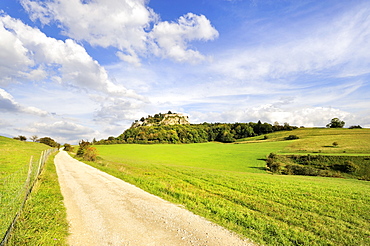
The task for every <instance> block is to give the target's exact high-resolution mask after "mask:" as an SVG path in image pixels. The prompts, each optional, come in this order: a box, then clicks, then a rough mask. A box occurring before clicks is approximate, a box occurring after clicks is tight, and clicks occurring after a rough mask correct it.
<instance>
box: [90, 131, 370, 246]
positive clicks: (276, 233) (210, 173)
mask: <svg viewBox="0 0 370 246" xmlns="http://www.w3.org/2000/svg"><path fill="white" fill-rule="evenodd" d="M322 130H323V132H321V131H322ZM325 130H326V131H325ZM345 130H348V129H339V132H340V131H343V132H344V131H345ZM356 130H357V131H358V129H356ZM319 131H320V132H319V133H315V132H314V130H313V129H299V130H297V131H292V132H280V133H274V134H275V135H273V134H271V135H269V138H268V139H267V140H260V139H261V136H260V137H259V138H256V139H254V140H253V141H252V142H251V143H247V142H245V141H244V142H239V143H237V144H220V143H204V144H187V145H186V144H183V145H110V146H95V147H96V148H97V149H98V152H99V155H100V159H99V161H98V162H97V163H90V164H91V165H93V166H96V167H98V168H99V169H101V170H103V171H106V172H108V173H111V174H113V175H115V176H117V177H119V178H122V179H124V180H126V181H128V182H130V183H133V184H135V185H136V186H138V187H141V188H143V189H144V190H147V191H149V192H150V193H152V194H155V195H158V196H161V197H163V198H164V199H167V200H169V201H171V202H174V203H176V204H181V205H183V206H185V207H186V208H187V209H188V210H191V211H193V212H194V213H196V214H199V215H202V216H204V217H206V218H208V219H209V220H211V221H214V222H216V223H218V224H220V225H222V226H225V227H226V228H228V229H230V230H233V231H235V232H237V233H239V234H240V235H241V236H242V237H247V238H251V239H252V240H254V241H255V242H257V243H261V244H266V245H369V244H370V214H369V213H368V211H370V182H367V181H359V180H355V179H338V178H324V177H308V176H286V175H272V174H270V173H267V172H266V171H265V161H264V159H265V158H266V156H267V155H268V154H269V153H271V152H278V153H279V152H295V151H297V148H298V149H299V148H301V147H299V146H301V144H300V142H305V143H306V144H304V145H305V148H306V150H307V151H308V150H309V149H316V147H312V146H310V143H313V142H315V143H316V141H313V140H312V138H313V137H315V135H318V136H320V135H321V137H320V141H321V142H320V143H319V144H318V146H325V145H328V146H329V145H331V143H332V141H338V142H339V146H338V147H337V148H342V146H341V145H342V144H341V141H342V140H344V139H345V140H346V141H347V145H346V146H347V147H346V148H347V150H348V149H351V148H352V150H353V153H355V152H356V151H357V152H359V153H362V154H365V153H366V149H367V148H368V147H366V146H364V147H362V146H360V147H359V148H357V149H356V148H353V146H355V145H356V143H357V141H359V142H360V143H363V141H365V140H366V138H367V137H368V136H369V135H368V133H369V131H368V130H367V129H362V130H361V129H360V131H362V132H365V134H364V135H365V136H362V135H361V134H360V135H361V136H358V135H357V134H358V133H359V132H360V131H359V132H356V134H349V135H348V136H346V134H344V137H341V135H338V134H334V133H335V132H338V131H331V129H320V130H319ZM353 131H355V130H353ZM327 132H328V133H330V134H329V136H328V138H327V139H328V140H327V142H325V140H324V138H325V137H324V136H323V135H325V134H326V133H327ZM279 134H281V135H279ZM289 134H297V135H298V136H301V138H300V139H299V140H294V141H280V140H281V139H279V138H284V137H285V136H288V135H289ZM335 136H336V137H335ZM351 136H352V137H351ZM353 138H356V139H353ZM341 139H342V140H341ZM361 141H362V142H361ZM324 142H325V143H324ZM297 144H298V147H297ZM343 144H345V143H344V142H343ZM322 148H329V147H322ZM307 151H306V152H307ZM369 152H370V151H369ZM338 153H343V150H342V151H341V152H340V151H339V152H338Z"/></svg>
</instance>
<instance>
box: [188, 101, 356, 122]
mask: <svg viewBox="0 0 370 246" xmlns="http://www.w3.org/2000/svg"><path fill="white" fill-rule="evenodd" d="M334 117H338V118H340V119H343V120H345V121H346V120H347V119H348V120H350V121H352V122H353V121H354V116H353V115H352V114H350V113H348V112H345V111H342V110H339V109H335V108H328V107H301V108H294V107H290V108H284V109H283V108H281V107H277V106H275V105H272V104H266V105H262V106H259V107H251V108H244V109H243V108H238V109H234V110H230V111H224V112H209V113H200V112H191V113H190V120H191V122H192V123H194V122H197V123H201V122H205V121H206V122H257V121H258V120H261V121H262V122H267V123H270V124H273V123H274V122H276V121H277V122H279V123H280V124H283V123H285V122H287V123H289V124H290V125H295V126H305V127H313V126H316V127H325V126H326V124H327V123H329V122H330V120H331V119H332V118H334ZM353 124H355V123H353ZM357 124H359V123H357Z"/></svg>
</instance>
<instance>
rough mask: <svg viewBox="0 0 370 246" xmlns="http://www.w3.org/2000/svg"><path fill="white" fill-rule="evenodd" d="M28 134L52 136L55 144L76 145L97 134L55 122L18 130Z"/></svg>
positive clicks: (73, 125)
mask: <svg viewBox="0 0 370 246" xmlns="http://www.w3.org/2000/svg"><path fill="white" fill-rule="evenodd" d="M18 130H20V131H22V132H28V133H29V134H38V135H44V136H52V138H54V139H55V140H56V141H57V142H61V143H63V142H73V143H77V142H78V141H79V140H81V139H85V140H86V139H88V140H90V141H91V140H92V138H93V137H94V136H96V135H98V133H97V132H96V131H94V130H93V129H91V128H89V127H86V126H82V125H79V124H76V123H73V122H67V121H56V122H54V123H44V122H36V123H33V124H31V125H30V126H28V127H25V128H22V129H18Z"/></svg>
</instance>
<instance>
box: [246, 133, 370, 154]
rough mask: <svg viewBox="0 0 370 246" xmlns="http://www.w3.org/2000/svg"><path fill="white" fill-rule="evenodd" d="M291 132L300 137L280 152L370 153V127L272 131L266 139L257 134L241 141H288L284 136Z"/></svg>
mask: <svg viewBox="0 0 370 246" xmlns="http://www.w3.org/2000/svg"><path fill="white" fill-rule="evenodd" d="M291 134H293V135H296V136H298V137H299V139H298V140H292V141H290V143H289V144H287V145H286V146H285V148H282V149H281V150H280V151H279V153H325V154H328V153H333V154H339V153H347V154H370V144H369V142H370V129H348V128H299V129H296V130H294V131H283V132H275V133H270V134H268V135H267V136H268V139H266V140H263V136H257V137H253V138H246V139H243V140H241V141H239V143H250V142H273V141H286V140H284V138H285V137H288V136H289V135H291ZM333 142H337V143H338V146H337V147H334V146H333Z"/></svg>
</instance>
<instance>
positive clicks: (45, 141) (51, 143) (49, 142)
mask: <svg viewBox="0 0 370 246" xmlns="http://www.w3.org/2000/svg"><path fill="white" fill-rule="evenodd" d="M39 142H40V143H43V144H46V145H49V146H50V147H58V146H59V145H60V144H59V143H57V142H55V140H54V139H52V138H49V137H43V138H40V139H39Z"/></svg>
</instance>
